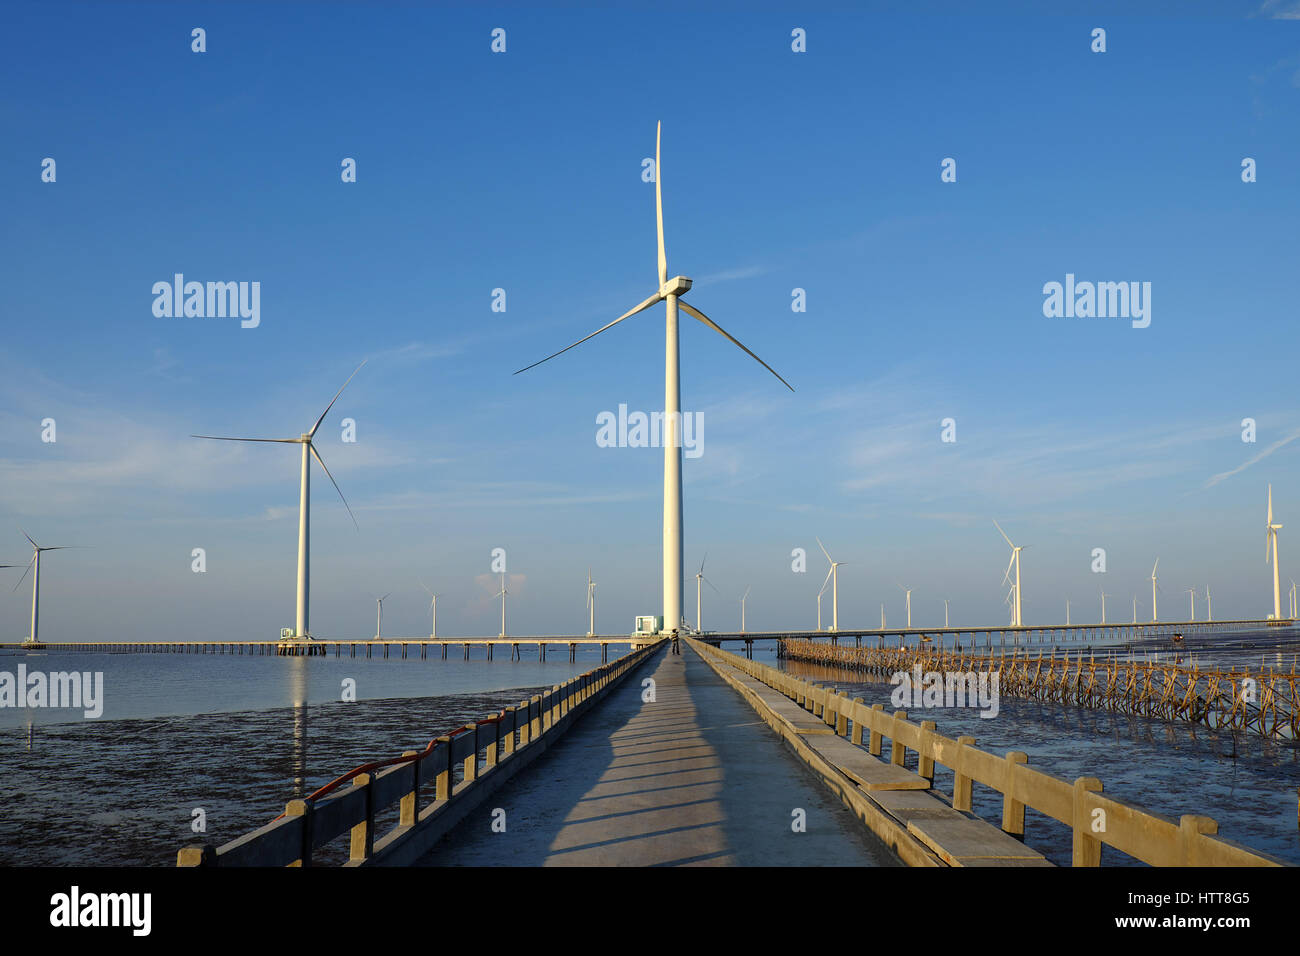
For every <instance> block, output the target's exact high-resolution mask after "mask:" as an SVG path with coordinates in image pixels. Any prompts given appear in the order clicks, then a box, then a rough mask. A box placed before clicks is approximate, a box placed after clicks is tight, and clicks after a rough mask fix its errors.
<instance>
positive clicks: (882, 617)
mask: <svg viewBox="0 0 1300 956" xmlns="http://www.w3.org/2000/svg"><path fill="white" fill-rule="evenodd" d="M880 629H881V630H882V631H883V630H884V629H885V603H884V602H883V601H882V602H881V603H880Z"/></svg>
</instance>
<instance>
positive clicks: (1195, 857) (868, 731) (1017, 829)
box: [691, 641, 1288, 866]
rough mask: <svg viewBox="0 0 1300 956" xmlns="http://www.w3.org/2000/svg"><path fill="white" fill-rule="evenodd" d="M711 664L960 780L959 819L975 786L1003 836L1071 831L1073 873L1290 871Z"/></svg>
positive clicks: (802, 685) (930, 734)
mask: <svg viewBox="0 0 1300 956" xmlns="http://www.w3.org/2000/svg"><path fill="white" fill-rule="evenodd" d="M691 645H692V647H694V648H695V649H696V650H698V651H699V652H700V653H701V654H708V655H710V656H712V657H714V658H715V660H717V661H720V662H723V663H725V664H727V665H729V666H731V667H734V668H735V669H737V670H739V671H741V672H742V673H744V674H747V675H749V676H750V677H752V678H753V679H755V680H757V681H759V682H761V683H763V684H766V685H767V686H768V687H771V688H772V689H773V690H776V691H779V692H780V693H781V694H783V695H785V696H786V697H788V698H790V699H791V700H793V701H795V702H796V703H797V704H799V705H800V706H801V707H803V708H804V709H805V710H807V711H809V712H811V713H812V715H813V716H814V717H820V718H821V719H822V720H824V721H825V722H826V724H827V725H828V726H829V727H833V728H834V729H835V732H836V733H837V734H838V735H840V736H842V737H849V738H850V739H851V740H852V742H853V743H855V744H864V743H865V744H866V747H867V750H868V751H869V752H870V753H871V754H873V755H874V756H877V757H879V756H881V754H882V751H883V745H884V742H885V741H886V740H887V741H889V750H890V755H889V759H890V762H891V763H893V764H896V765H898V766H904V765H905V764H906V761H907V754H908V752H909V751H910V752H912V753H915V754H916V755H917V771H916V772H917V773H918V774H919V775H920V776H922V777H925V778H926V779H928V780H929V781H930V783H931V785H932V786H933V783H934V768H935V766H936V765H938V766H942V767H946V768H948V769H950V770H951V771H952V773H953V779H954V783H953V792H952V795H951V798H950V800H949V802H950V803H951V805H952V807H953V809H955V810H962V811H966V812H970V810H971V795H972V793H971V791H972V786H973V785H974V784H980V785H981V786H986V787H990V788H992V789H993V790H995V791H996V792H998V793H999V794H1001V795H1002V801H1003V802H1002V821H1001V827H1002V830H1003V831H1005V832H1007V833H1010V834H1013V835H1015V836H1017V837H1021V838H1023V836H1024V832H1025V808H1026V807H1030V808H1032V809H1034V810H1037V811H1038V812H1039V813H1042V814H1044V815H1045V816H1048V817H1050V818H1052V819H1053V820H1056V821H1057V822H1059V823H1063V824H1065V825H1066V826H1067V827H1069V828H1070V829H1071V830H1072V831H1073V851H1072V863H1073V865H1074V866H1100V865H1101V849H1102V847H1103V846H1109V847H1113V848H1114V849H1116V850H1118V851H1120V852H1121V853H1125V854H1127V855H1128V856H1131V857H1133V858H1134V859H1137V860H1140V861H1142V862H1144V863H1148V864H1151V865H1152V866H1287V865H1288V864H1286V863H1285V862H1283V861H1281V860H1278V859H1276V858H1274V857H1271V856H1269V855H1267V854H1264V853H1260V852H1258V851H1256V850H1251V849H1249V848H1247V847H1244V846H1241V845H1239V844H1236V843H1233V842H1232V841H1230V840H1226V839H1224V838H1222V837H1219V836H1217V833H1218V829H1219V826H1218V823H1216V822H1215V821H1214V820H1213V819H1212V818H1210V817H1207V816H1195V815H1186V816H1183V817H1181V818H1180V819H1179V820H1178V821H1174V820H1172V819H1169V818H1168V817H1164V816H1160V815H1158V814H1155V813H1151V812H1149V811H1146V810H1142V809H1139V808H1138V807H1135V806H1132V805H1131V804H1128V803H1124V802H1122V801H1120V800H1114V799H1111V798H1110V797H1105V796H1102V792H1101V791H1102V786H1101V781H1100V780H1098V779H1097V778H1096V777H1080V778H1079V779H1078V780H1075V781H1074V782H1073V783H1069V782H1067V781H1065V780H1062V779H1061V778H1059V777H1054V776H1052V775H1051V774H1047V773H1043V772H1042V771H1039V770H1034V769H1032V768H1030V767H1029V766H1028V765H1027V763H1028V757H1027V755H1025V754H1024V753H1022V752H1020V751H1012V752H1010V753H1008V754H1006V756H1005V757H998V756H996V755H994V754H991V753H988V752H987V751H984V750H980V749H978V748H977V747H976V746H975V738H974V737H966V736H963V737H959V738H958V739H956V740H952V739H951V738H948V737H944V736H943V735H942V734H939V733H938V732H937V731H936V729H935V723H934V722H933V721H929V720H925V721H922V722H921V723H920V724H915V723H911V722H910V721H908V719H907V713H906V711H901V710H900V711H895V712H894V713H892V714H889V713H885V710H884V705H883V704H873V705H870V706H868V705H867V704H864V703H863V701H862V698H860V697H855V698H853V699H852V700H850V699H848V697H847V696H846V695H845V694H844V693H843V692H842V691H841V692H836V691H833V690H831V689H829V688H826V687H822V686H820V685H818V684H813V683H810V682H808V681H805V680H801V679H800V678H798V677H795V676H793V675H791V674H789V673H786V672H785V671H782V670H779V669H777V668H775V667H771V666H769V665H767V664H762V663H759V662H756V661H751V660H746V659H745V658H743V657H740V656H738V655H736V654H731V653H729V652H726V651H722V650H719V649H717V648H714V647H711V646H708V645H705V644H702V643H700V642H696V641H692V642H691Z"/></svg>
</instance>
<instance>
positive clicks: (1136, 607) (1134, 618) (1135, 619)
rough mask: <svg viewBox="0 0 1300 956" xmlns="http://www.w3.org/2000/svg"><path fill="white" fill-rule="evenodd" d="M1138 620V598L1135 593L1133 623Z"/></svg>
mask: <svg viewBox="0 0 1300 956" xmlns="http://www.w3.org/2000/svg"><path fill="white" fill-rule="evenodd" d="M1137 622H1138V598H1137V595H1136V594H1135V595H1133V623H1134V624H1136V623H1137Z"/></svg>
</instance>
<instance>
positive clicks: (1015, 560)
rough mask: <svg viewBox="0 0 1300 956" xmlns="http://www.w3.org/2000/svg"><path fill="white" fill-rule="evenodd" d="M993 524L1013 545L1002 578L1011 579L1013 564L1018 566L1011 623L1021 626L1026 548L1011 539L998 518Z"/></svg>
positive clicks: (1004, 579)
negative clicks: (1022, 565)
mask: <svg viewBox="0 0 1300 956" xmlns="http://www.w3.org/2000/svg"><path fill="white" fill-rule="evenodd" d="M993 526H994V527H995V528H997V529H998V534H1000V535H1002V537H1003V539H1005V540H1006V542H1007V544H1009V545H1010V546H1011V560H1010V561H1008V562H1007V570H1006V572H1005V573H1004V574H1003V575H1002V580H1003V581H1004V582H1005V581H1008V580H1009V578H1010V575H1011V565H1013V564H1014V565H1015V566H1016V582H1015V589H1016V603H1015V606H1014V607H1013V608H1012V614H1011V623H1012V624H1013V625H1014V626H1016V627H1021V626H1022V625H1023V623H1024V618H1023V617H1021V614H1020V611H1021V604H1020V552H1021V551H1023V550H1024V547H1017V546H1016V545H1015V544H1014V543H1012V541H1011V539H1010V538H1008V537H1007V533H1006V532H1005V531H1003V530H1002V525H1000V524H998V523H997V520H996V519H995V520H994V522H993Z"/></svg>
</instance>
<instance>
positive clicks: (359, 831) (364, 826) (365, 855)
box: [349, 773, 375, 860]
mask: <svg viewBox="0 0 1300 956" xmlns="http://www.w3.org/2000/svg"><path fill="white" fill-rule="evenodd" d="M352 786H353V787H364V788H365V802H366V803H365V805H366V809H365V817H364V819H363V820H362V821H361V822H360V823H358V824H357V825H356V826H354V827H353V828H352V839H351V847H350V853H349V856H350V857H351V858H352V859H353V860H365V859H369V857H370V854H371V853H373V852H374V849H375V805H374V800H373V799H372V796H373V794H374V790H372V789H371V787H370V774H368V773H359V774H357V775H356V776H355V777H353V778H352Z"/></svg>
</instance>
